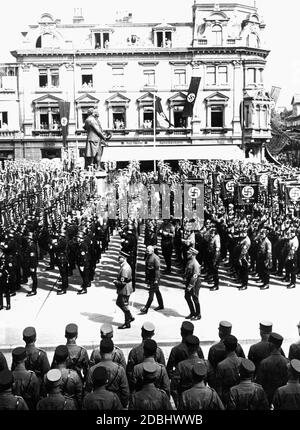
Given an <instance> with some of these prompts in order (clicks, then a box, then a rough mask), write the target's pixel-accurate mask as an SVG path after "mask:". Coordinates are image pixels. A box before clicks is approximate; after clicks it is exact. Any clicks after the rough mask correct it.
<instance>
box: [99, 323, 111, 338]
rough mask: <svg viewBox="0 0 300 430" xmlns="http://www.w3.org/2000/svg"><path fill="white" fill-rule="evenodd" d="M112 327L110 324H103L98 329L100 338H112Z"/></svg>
mask: <svg viewBox="0 0 300 430" xmlns="http://www.w3.org/2000/svg"><path fill="white" fill-rule="evenodd" d="M113 332H114V330H113V327H112V325H111V324H109V323H104V324H102V326H101V328H100V333H101V336H103V337H113Z"/></svg>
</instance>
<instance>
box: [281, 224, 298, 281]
mask: <svg viewBox="0 0 300 430" xmlns="http://www.w3.org/2000/svg"><path fill="white" fill-rule="evenodd" d="M298 248H299V241H298V237H297V236H296V231H295V229H294V228H291V229H290V230H289V231H288V244H287V256H286V260H285V277H284V281H287V282H289V285H288V286H287V288H289V289H290V288H295V287H296V275H297V271H298V267H297V260H298Z"/></svg>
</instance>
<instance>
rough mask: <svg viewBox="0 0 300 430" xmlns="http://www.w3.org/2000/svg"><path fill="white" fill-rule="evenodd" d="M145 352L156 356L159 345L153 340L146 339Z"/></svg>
mask: <svg viewBox="0 0 300 430" xmlns="http://www.w3.org/2000/svg"><path fill="white" fill-rule="evenodd" d="M143 347H144V351H145V352H146V353H148V354H155V352H156V350H157V343H156V342H155V340H153V339H146V340H145V342H144V345H143Z"/></svg>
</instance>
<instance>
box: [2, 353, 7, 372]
mask: <svg viewBox="0 0 300 430" xmlns="http://www.w3.org/2000/svg"><path fill="white" fill-rule="evenodd" d="M7 369H8V367H7V361H6V358H5V357H4V355H3V354H2V352H1V351H0V372H1V370H7Z"/></svg>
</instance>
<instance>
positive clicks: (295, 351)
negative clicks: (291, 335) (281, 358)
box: [289, 322, 300, 360]
mask: <svg viewBox="0 0 300 430" xmlns="http://www.w3.org/2000/svg"><path fill="white" fill-rule="evenodd" d="M297 327H298V333H299V335H300V322H299V323H298V324H297ZM294 358H296V359H297V360H300V338H299V339H298V340H297V342H295V343H292V345H291V346H290V349H289V360H293V359H294Z"/></svg>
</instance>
